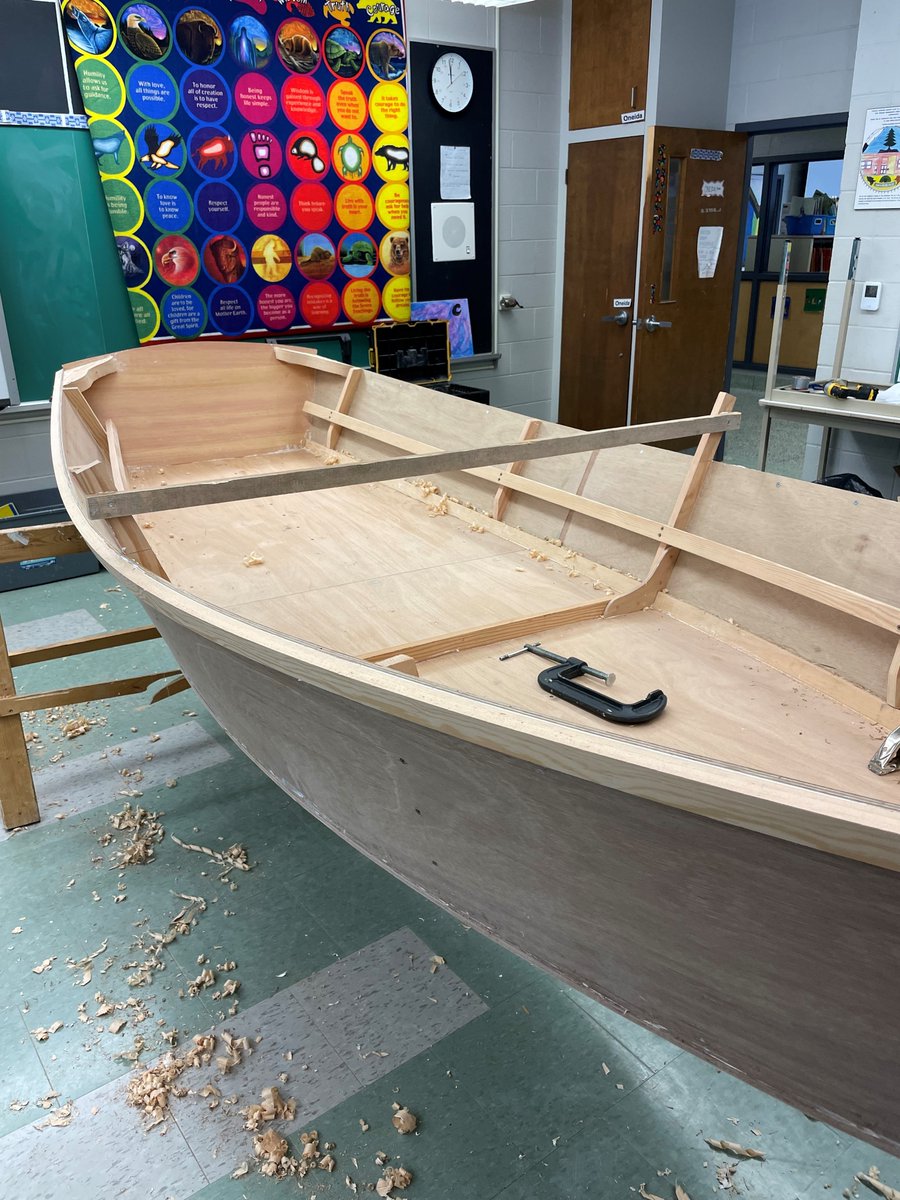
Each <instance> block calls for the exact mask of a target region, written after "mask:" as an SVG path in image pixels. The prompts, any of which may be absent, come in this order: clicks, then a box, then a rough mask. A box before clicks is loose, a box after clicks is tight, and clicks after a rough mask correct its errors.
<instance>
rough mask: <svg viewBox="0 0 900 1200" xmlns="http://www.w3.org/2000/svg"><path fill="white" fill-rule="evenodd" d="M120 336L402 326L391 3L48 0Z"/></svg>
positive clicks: (404, 200)
mask: <svg viewBox="0 0 900 1200" xmlns="http://www.w3.org/2000/svg"><path fill="white" fill-rule="evenodd" d="M61 3H62V14H63V27H64V29H65V33H66V38H67V39H68V43H69V47H70V50H71V53H72V57H73V61H74V64H75V72H76V74H77V76H78V82H79V86H80V88H81V93H82V96H83V99H84V106H85V110H86V112H87V114H88V119H89V122H88V123H89V135H90V138H91V144H92V146H93V152H94V158H95V160H96V163H97V168H98V170H99V172H100V179H101V184H102V187H103V192H104V195H105V197H106V204H107V208H108V210H109V216H110V221H111V223H112V228H113V235H114V237H115V239H116V248H117V252H118V257H119V262H120V263H121V266H122V274H123V277H124V280H125V286H126V287H127V289H128V296H129V298H130V300H131V307H132V311H133V313H134V321H135V326H136V328H137V332H138V337H139V338H140V340H141V341H142V342H147V341H151V340H153V339H167V338H181V339H188V338H196V337H201V336H203V337H206V336H224V337H241V336H243V335H253V336H265V335H266V334H268V335H275V334H282V333H286V332H287V331H289V330H292V329H326V328H331V327H333V326H344V327H348V326H353V325H360V326H364V325H369V324H371V323H372V322H373V321H376V320H379V319H382V318H385V317H389V318H393V319H397V320H408V319H409V311H410V279H409V184H408V179H409V139H408V119H409V103H408V98H407V91H406V72H407V53H408V48H407V43H406V38H405V24H404V14H403V7H402V0H315V3H309V2H307V0H206V2H205V3H202V4H185V3H182V2H177V0H153V2H152V3H151V2H150V0H127V2H126V3H123V4H115V3H109V2H108V0H61Z"/></svg>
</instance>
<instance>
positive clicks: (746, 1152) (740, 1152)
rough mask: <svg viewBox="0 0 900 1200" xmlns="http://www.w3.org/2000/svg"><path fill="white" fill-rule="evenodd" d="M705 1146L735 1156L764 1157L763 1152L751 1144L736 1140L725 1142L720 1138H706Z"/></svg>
mask: <svg viewBox="0 0 900 1200" xmlns="http://www.w3.org/2000/svg"><path fill="white" fill-rule="evenodd" d="M705 1141H706V1144H707V1146H709V1148H710V1149H711V1150H721V1151H722V1152H723V1153H725V1154H733V1155H735V1157H736V1158H758V1159H763V1160H764V1159H765V1157H766V1156H765V1154H763V1152H762V1150H756V1149H754V1148H753V1147H752V1146H741V1145H739V1144H738V1143H737V1142H726V1141H723V1140H721V1139H720V1138H706V1139H705Z"/></svg>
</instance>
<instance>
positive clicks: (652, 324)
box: [637, 313, 672, 333]
mask: <svg viewBox="0 0 900 1200" xmlns="http://www.w3.org/2000/svg"><path fill="white" fill-rule="evenodd" d="M637 327H638V329H646V330H647V332H648V333H652V332H653V330H654V329H671V328H672V322H671V321H658V320H657V319H656V317H654V316H653V314H652V313H651V314H650V316H649V317H644V318H643V320H642V319H641V318H640V317H639V318H638V320H637Z"/></svg>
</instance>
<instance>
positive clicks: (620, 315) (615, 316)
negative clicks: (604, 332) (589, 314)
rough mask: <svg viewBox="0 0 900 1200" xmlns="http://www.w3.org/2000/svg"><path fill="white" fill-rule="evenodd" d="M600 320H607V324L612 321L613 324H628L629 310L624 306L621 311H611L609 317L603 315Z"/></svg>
mask: <svg viewBox="0 0 900 1200" xmlns="http://www.w3.org/2000/svg"><path fill="white" fill-rule="evenodd" d="M600 320H601V321H604V322H606V323H607V324H610V323H611V324H613V325H627V324H628V311H627V310H626V309H624V308H623V309H622V310H621V312H617V313H611V314H610V315H609V316H608V317H601V318H600Z"/></svg>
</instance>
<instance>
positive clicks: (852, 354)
mask: <svg viewBox="0 0 900 1200" xmlns="http://www.w3.org/2000/svg"><path fill="white" fill-rule="evenodd" d="M873 54H876V55H877V56H878V59H879V61H883V62H891V63H893V62H896V61H897V59H898V55H900V4H897V3H892V2H891V3H888V2H886V0H862V5H861V9H860V14H859V42H858V49H857V53H856V61H855V67H854V73H853V85H852V90H851V99H850V118H849V122H848V125H847V149H846V153H845V155H844V171H843V176H842V178H841V202H840V205H839V207H838V220H837V229H836V234H837V236H836V237H835V243H834V256H833V258H832V263H831V274H830V277H829V281H828V295H827V297H826V301H825V319H824V325H823V328H822V341H821V344H820V346H819V364H818V375H819V377H820V378H823V377H826V378H827V377H828V376H830V375H831V369H832V365H833V363H834V353H835V345H836V341H837V331H838V322H839V320H840V314H841V307H842V304H843V296H844V284H845V282H846V279H847V264H848V262H849V258H850V247H851V245H852V242H853V239H854V238H855V237H859V238H861V239H862V242H861V245H860V254H859V265H858V268H857V275H856V278H857V285H856V292H855V294H854V304H853V308H852V310H851V314H850V325H849V329H848V332H847V343H846V346H845V349H844V361H843V366H842V369H841V374H842V375H843V376H844V377H845V378H848V379H859V380H863V381H867V382H870V383H889V382H891V381H892V379H893V372H894V370H895V367H896V363H897V352H898V331H900V210H897V209H860V210H857V209H855V208H854V207H853V202H854V198H855V195H856V174H857V169H858V163H859V155H860V151H861V149H862V134H863V128H864V126H865V119H866V110H867V109H870V108H881V107H885V106H888V105H900V78H898V76H897V74H896V72H892V71H885V72H874V73H873V70H872V56H873ZM873 85H875V86H878V85H880V87H881V88H882V89H884V90H879V91H875V90H874V88H873ZM866 280H878V281H880V282H881V283H882V285H883V287H882V295H881V307H880V308H879V310H878V312H874V313H872V312H862V311H861V309H860V307H859V291H860V285H861V284H862V283H863V282H865V281H866ZM818 442H819V439H818V436H811V438H810V451H809V454H808V463H809V462H811V461H813V460H812V457H811V456H812V453H813V451H814V449H815V447H816V446H817V445H818ZM898 459H900V446H898V443H897V442H895V441H890V440H888V439H883V438H871V437H864V436H859V435H855V434H840V435H839V436H837V437H836V438H835V440H834V448H833V450H832V453H831V457H830V460H829V469H830V470H831V471H854V472H855V473H856V474H857V475H861V476H862V477H863V479H865V480H867V481H868V482H869V483H871V484H872V485H873V486H874V487H877V488H878V489H879V491H881V492H883V493H884V495H886V496H891V497H894V498H896V497H897V496H898V494H900V477H898V476H897V474H896V473H895V472H894V470H893V467H894V464H895V463H897V461H898Z"/></svg>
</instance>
